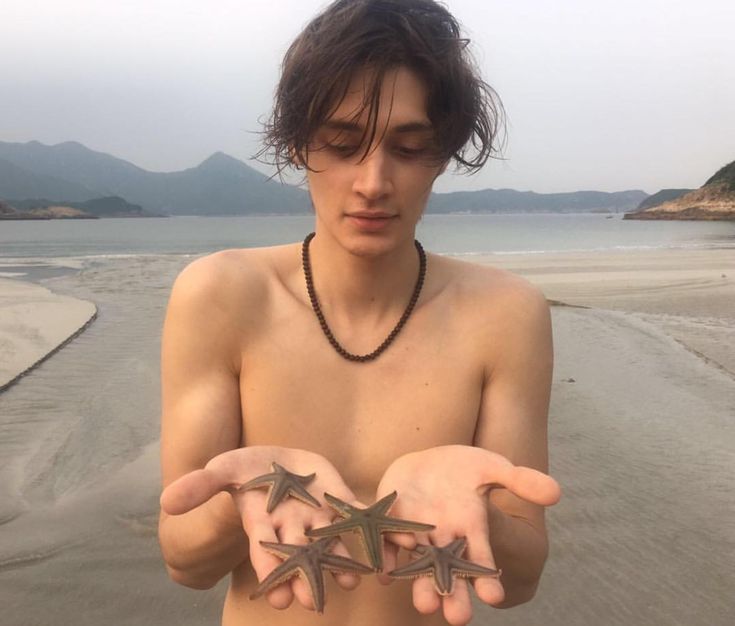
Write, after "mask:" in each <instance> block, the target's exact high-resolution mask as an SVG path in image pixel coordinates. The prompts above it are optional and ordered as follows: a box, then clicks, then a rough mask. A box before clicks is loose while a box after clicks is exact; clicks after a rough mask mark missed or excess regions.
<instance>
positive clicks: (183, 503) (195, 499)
mask: <svg viewBox="0 0 735 626" xmlns="http://www.w3.org/2000/svg"><path fill="white" fill-rule="evenodd" d="M226 488H227V483H225V482H223V481H222V480H221V478H219V477H218V476H217V474H216V473H214V472H212V471H210V470H208V469H199V470H194V471H193V472H189V473H188V474H184V475H183V476H182V477H181V478H179V479H178V480H175V481H174V482H172V483H171V484H170V485H169V486H168V487H166V489H164V490H163V493H162V494H161V509H163V511H164V512H165V513H168V514H169V515H181V514H182V513H186V512H187V511H191V510H192V509H194V508H196V507H198V506H199V505H201V504H204V503H205V502H206V501H207V500H209V499H210V498H211V497H212V496H214V495H216V494H218V493H219V492H220V491H223V490H224V489H226Z"/></svg>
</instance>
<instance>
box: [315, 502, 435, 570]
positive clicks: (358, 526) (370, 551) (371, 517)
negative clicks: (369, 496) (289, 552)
mask: <svg viewBox="0 0 735 626" xmlns="http://www.w3.org/2000/svg"><path fill="white" fill-rule="evenodd" d="M397 497H398V493H397V492H396V491H394V492H393V493H390V494H388V495H387V496H385V497H384V498H381V499H380V500H378V501H377V502H376V503H375V504H373V505H372V506H369V507H367V508H365V509H360V508H358V507H355V506H352V505H350V504H347V503H346V502H343V501H342V500H340V499H339V498H336V497H334V496H332V495H330V494H328V493H325V494H324V498H325V499H326V500H327V502H328V503H329V504H330V506H332V508H334V509H335V510H336V511H337V513H338V514H339V515H340V516H342V517H343V518H344V519H342V520H340V521H337V522H335V523H333V524H332V525H330V526H324V527H323V528H312V529H310V530H307V531H306V536H307V537H333V536H335V535H340V534H342V533H346V532H356V533H359V536H360V539H361V540H362V545H363V547H364V548H365V552H366V553H367V556H368V559H369V560H370V564H371V565H372V567H373V568H374V569H375V571H378V572H382V571H383V542H382V537H381V534H382V533H386V532H399V533H405V532H416V531H422V530H433V529H434V526H433V525H432V524H424V523H422V522H411V521H408V520H403V519H399V518H397V517H388V515H387V513H388V511H389V510H390V507H391V506H393V503H394V502H395V501H396V498H397Z"/></svg>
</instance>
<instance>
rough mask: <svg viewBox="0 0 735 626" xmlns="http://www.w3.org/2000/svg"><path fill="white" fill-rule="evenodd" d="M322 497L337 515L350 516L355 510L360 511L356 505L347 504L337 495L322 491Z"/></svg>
mask: <svg viewBox="0 0 735 626" xmlns="http://www.w3.org/2000/svg"><path fill="white" fill-rule="evenodd" d="M324 499H325V500H326V501H327V502H328V503H329V506H331V507H332V508H333V509H334V510H335V511H337V513H338V514H339V515H341V516H342V517H350V516H351V515H353V514H354V513H355V511H360V510H361V509H358V508H357V507H354V506H352V505H351V504H347V502H345V501H344V500H340V499H339V498H338V497H337V496H333V495H332V494H331V493H327V492H324Z"/></svg>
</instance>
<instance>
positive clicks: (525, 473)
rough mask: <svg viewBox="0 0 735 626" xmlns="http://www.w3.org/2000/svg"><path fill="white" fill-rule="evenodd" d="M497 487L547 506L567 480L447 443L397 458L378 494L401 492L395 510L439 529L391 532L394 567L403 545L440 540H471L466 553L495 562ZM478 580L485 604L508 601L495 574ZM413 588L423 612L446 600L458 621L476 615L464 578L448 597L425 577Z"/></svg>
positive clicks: (448, 614) (489, 563)
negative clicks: (493, 500)
mask: <svg viewBox="0 0 735 626" xmlns="http://www.w3.org/2000/svg"><path fill="white" fill-rule="evenodd" d="M492 486H502V487H505V488H507V489H508V490H509V491H511V492H512V493H513V494H515V495H516V496H518V497H520V498H522V499H524V500H527V501H529V502H533V503H536V504H539V505H544V506H547V505H550V504H553V503H555V502H556V501H557V500H558V498H559V486H558V485H557V483H556V482H555V481H554V480H553V479H552V478H550V477H549V476H546V475H545V474H542V473H541V472H537V471H536V470H533V469H530V468H526V467H515V466H513V465H512V464H511V463H510V461H508V460H507V459H505V458H504V457H502V456H500V455H498V454H495V453H492V452H489V451H487V450H483V449H481V448H474V447H469V446H441V447H437V448H431V449H428V450H424V451H421V452H415V453H410V454H406V455H404V456H402V457H400V458H398V459H397V460H396V461H394V462H393V463H392V464H391V465H390V466H389V467H388V469H387V470H386V472H385V474H384V475H383V478H382V479H381V481H380V484H379V486H378V491H377V497H378V498H380V497H382V496H383V495H385V494H386V493H390V492H391V491H397V492H398V493H399V498H398V501H397V502H396V505H395V507H394V511H393V512H394V514H395V515H397V516H399V517H409V518H412V519H422V520H426V521H428V522H431V523H433V524H434V525H435V526H436V528H435V530H433V531H430V532H428V533H418V534H417V535H415V536H410V535H393V536H391V540H392V542H393V544H394V545H393V546H392V547H388V548H387V549H386V562H387V567H386V569H388V567H389V566H390V565H392V564H393V563H395V559H396V552H397V547H396V546H398V545H400V546H402V547H404V548H407V549H413V548H414V547H415V544H416V542H418V543H421V544H428V543H431V544H433V545H438V546H439V545H446V544H448V543H450V542H451V541H452V540H454V539H456V538H462V537H464V538H466V539H467V546H468V548H467V552H466V554H465V555H464V556H465V558H466V559H469V560H471V561H473V562H475V563H477V564H480V565H483V566H486V567H490V568H492V567H494V565H495V563H494V560H493V555H492V551H491V548H490V542H489V533H488V506H487V497H486V494H487V492H488V490H489V489H490V488H491V487H492ZM388 545H389V546H390V544H388ZM474 586H475V590H476V591H477V594H478V596H479V597H480V599H481V600H483V601H484V602H487V603H490V604H497V603H499V602H501V601H502V600H503V595H504V593H503V588H502V586H501V584H500V582H499V581H498V580H497V579H495V578H478V579H477V580H476V582H475V585H474ZM413 594H414V605H415V606H416V608H417V609H418V610H419V611H421V612H422V613H431V612H434V611H436V610H438V608H439V607H440V606H441V605H442V604H443V609H444V615H445V617H446V619H447V620H448V621H449V622H450V623H452V624H464V623H467V622H468V621H469V620H470V619H471V616H472V608H471V604H470V597H469V590H468V587H467V584H466V582H465V581H464V580H458V581H457V583H456V584H455V590H454V593H453V594H452V595H450V596H444V597H440V596H439V594H438V593H437V592H436V590H435V588H434V586H433V584H432V581H431V580H430V579H428V578H418V579H417V580H416V581H415V582H414V588H413Z"/></svg>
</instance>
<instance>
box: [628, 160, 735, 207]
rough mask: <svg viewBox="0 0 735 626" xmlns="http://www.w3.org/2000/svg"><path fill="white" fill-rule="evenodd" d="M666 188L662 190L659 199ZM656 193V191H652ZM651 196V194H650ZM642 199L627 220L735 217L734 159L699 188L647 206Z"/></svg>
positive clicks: (648, 201) (647, 201)
mask: <svg viewBox="0 0 735 626" xmlns="http://www.w3.org/2000/svg"><path fill="white" fill-rule="evenodd" d="M666 191H679V190H663V191H661V192H659V194H662V199H663V198H664V197H665V195H666V194H665V192H666ZM655 195H658V194H655ZM651 198H653V196H651ZM651 198H649V199H648V200H646V201H644V203H642V204H641V206H639V207H638V209H636V210H635V211H633V212H632V213H626V214H625V215H624V216H623V219H627V220H735V161H733V162H732V163H730V164H728V165H726V166H725V167H723V168H721V169H720V170H718V171H717V173H715V175H714V176H712V177H711V178H710V179H709V180H708V181H707V182H706V183H705V184H704V185H702V186H701V187H700V188H699V189H695V190H693V191H690V192H688V193H684V194H683V195H679V196H678V197H675V198H674V199H670V200H664V201H662V202H660V203H658V204H655V205H654V206H651V202H650V200H651Z"/></svg>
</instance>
